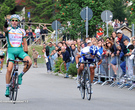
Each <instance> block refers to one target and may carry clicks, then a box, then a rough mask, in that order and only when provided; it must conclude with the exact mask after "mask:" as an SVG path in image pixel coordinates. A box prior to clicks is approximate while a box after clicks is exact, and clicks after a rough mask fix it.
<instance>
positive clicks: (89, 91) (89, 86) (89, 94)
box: [86, 74, 92, 100]
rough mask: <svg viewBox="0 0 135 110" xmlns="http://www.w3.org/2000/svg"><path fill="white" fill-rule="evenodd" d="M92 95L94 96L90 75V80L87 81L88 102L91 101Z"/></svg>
mask: <svg viewBox="0 0 135 110" xmlns="http://www.w3.org/2000/svg"><path fill="white" fill-rule="evenodd" d="M91 94H92V89H91V80H90V75H89V74H88V78H87V80H86V96H87V99H88V100H90V99H91Z"/></svg>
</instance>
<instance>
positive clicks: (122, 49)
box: [42, 30, 135, 78]
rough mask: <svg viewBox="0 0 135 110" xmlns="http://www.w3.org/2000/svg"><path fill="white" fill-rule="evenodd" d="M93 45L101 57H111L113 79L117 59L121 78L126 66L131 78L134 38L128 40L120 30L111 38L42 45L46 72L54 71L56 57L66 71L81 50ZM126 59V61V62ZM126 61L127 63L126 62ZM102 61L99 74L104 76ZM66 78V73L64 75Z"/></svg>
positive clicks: (115, 72) (113, 33)
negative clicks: (59, 59) (60, 60)
mask: <svg viewBox="0 0 135 110" xmlns="http://www.w3.org/2000/svg"><path fill="white" fill-rule="evenodd" d="M89 43H90V45H95V46H97V47H98V49H99V52H100V54H101V56H102V57H104V56H106V57H109V56H110V57H111V67H112V70H113V72H114V74H113V78H116V76H117V74H118V73H117V67H116V65H117V58H119V60H120V67H121V70H122V74H121V77H123V76H124V75H126V64H127V66H128V69H129V71H128V75H129V76H130V77H132V76H133V68H132V61H133V58H134V54H133V53H134V46H135V37H133V38H131V39H130V38H129V37H128V36H125V35H124V34H123V32H122V31H121V30H117V31H116V32H112V34H111V37H107V38H105V39H103V38H95V37H93V38H86V39H85V41H82V40H80V39H77V40H68V41H61V42H59V43H58V44H56V43H52V42H49V43H48V44H44V48H43V50H42V52H43V53H44V58H46V61H47V63H46V65H47V70H48V72H50V71H54V68H55V66H54V65H55V61H56V60H57V58H58V57H61V58H62V59H63V63H64V66H65V69H66V70H68V68H69V66H70V64H71V63H75V57H76V56H77V55H78V54H80V52H81V50H82V49H83V48H84V47H86V46H87V44H89ZM126 59H127V60H126ZM126 61H127V62H126ZM103 64H104V60H103V62H102V64H101V65H100V68H101V74H104V75H106V71H105V70H104V67H103ZM65 77H66V78H68V73H66V76H65Z"/></svg>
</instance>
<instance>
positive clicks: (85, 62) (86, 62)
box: [79, 61, 96, 64]
mask: <svg viewBox="0 0 135 110" xmlns="http://www.w3.org/2000/svg"><path fill="white" fill-rule="evenodd" d="M79 63H83V64H92V63H95V64H96V61H94V62H88V61H83V62H79Z"/></svg>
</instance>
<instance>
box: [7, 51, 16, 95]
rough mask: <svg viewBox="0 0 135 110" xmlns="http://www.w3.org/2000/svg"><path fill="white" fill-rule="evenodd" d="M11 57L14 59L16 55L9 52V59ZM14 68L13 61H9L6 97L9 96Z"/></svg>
mask: <svg viewBox="0 0 135 110" xmlns="http://www.w3.org/2000/svg"><path fill="white" fill-rule="evenodd" d="M9 58H10V59H12V60H14V59H15V58H14V55H13V54H11V53H8V56H7V59H9ZM12 69H13V62H9V63H8V67H7V72H6V92H5V96H6V97H8V96H9V84H10V79H11V72H12Z"/></svg>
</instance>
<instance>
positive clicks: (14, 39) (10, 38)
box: [3, 14, 32, 97]
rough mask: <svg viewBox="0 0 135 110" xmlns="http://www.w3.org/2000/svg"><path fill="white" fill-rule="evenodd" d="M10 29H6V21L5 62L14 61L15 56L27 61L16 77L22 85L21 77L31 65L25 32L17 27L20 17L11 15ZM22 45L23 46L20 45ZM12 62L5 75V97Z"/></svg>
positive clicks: (7, 91)
mask: <svg viewBox="0 0 135 110" xmlns="http://www.w3.org/2000/svg"><path fill="white" fill-rule="evenodd" d="M10 20H11V27H8V23H7V21H6V22H5V24H4V27H3V28H4V31H5V33H6V37H7V43H8V46H7V47H8V49H7V60H8V59H10V60H15V56H17V57H19V58H21V59H23V61H29V63H28V64H29V65H28V67H27V64H25V66H24V69H23V71H22V72H21V73H20V74H19V76H18V84H19V85H21V84H22V76H23V75H24V74H25V73H26V72H27V71H28V70H29V68H30V67H31V65H32V61H31V58H30V57H29V56H28V54H27V53H28V46H27V41H26V38H25V35H26V33H25V30H24V29H21V28H19V27H18V24H19V21H20V17H19V15H17V14H13V15H11V19H10ZM22 43H23V45H22ZM13 63H14V62H12V61H10V62H9V64H8V67H7V73H6V92H5V96H6V97H9V83H10V78H11V72H12V68H13Z"/></svg>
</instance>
